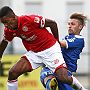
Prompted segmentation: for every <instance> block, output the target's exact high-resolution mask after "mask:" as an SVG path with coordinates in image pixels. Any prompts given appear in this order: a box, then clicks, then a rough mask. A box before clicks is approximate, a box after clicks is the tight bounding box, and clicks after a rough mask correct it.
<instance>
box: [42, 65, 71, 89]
mask: <svg viewBox="0 0 90 90" xmlns="http://www.w3.org/2000/svg"><path fill="white" fill-rule="evenodd" d="M49 75H52V76H55V75H54V73H53V72H52V71H51V70H50V69H49V68H48V67H44V68H43V69H42V70H41V72H40V81H41V83H42V84H43V86H44V87H45V84H44V79H45V78H46V77H47V76H49ZM68 75H69V76H72V73H71V72H69V71H68ZM57 81H58V88H59V90H73V88H72V87H71V86H70V85H68V84H64V83H61V82H60V81H59V80H58V79H57Z"/></svg>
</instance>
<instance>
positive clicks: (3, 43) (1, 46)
mask: <svg viewBox="0 0 90 90" xmlns="http://www.w3.org/2000/svg"><path fill="white" fill-rule="evenodd" d="M7 44H8V42H7V41H5V40H2V41H1V43H0V58H2V55H3V52H4V50H5V49H6V47H7Z"/></svg>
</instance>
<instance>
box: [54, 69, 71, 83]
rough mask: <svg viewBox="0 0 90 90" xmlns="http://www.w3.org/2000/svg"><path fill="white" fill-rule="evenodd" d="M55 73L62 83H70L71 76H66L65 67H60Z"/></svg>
mask: <svg viewBox="0 0 90 90" xmlns="http://www.w3.org/2000/svg"><path fill="white" fill-rule="evenodd" d="M55 74H56V76H57V77H58V79H59V80H60V81H61V82H62V83H71V78H70V77H68V73H67V69H65V68H60V69H58V70H57V71H56V72H55Z"/></svg>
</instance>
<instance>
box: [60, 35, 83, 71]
mask: <svg viewBox="0 0 90 90" xmlns="http://www.w3.org/2000/svg"><path fill="white" fill-rule="evenodd" d="M64 40H65V41H66V46H67V47H66V48H61V50H62V54H63V58H64V60H65V62H66V64H67V67H68V69H69V70H70V71H71V72H76V70H77V60H78V59H79V58H80V53H81V52H82V49H83V47H84V38H83V37H82V36H80V35H73V34H71V35H67V36H65V38H64Z"/></svg>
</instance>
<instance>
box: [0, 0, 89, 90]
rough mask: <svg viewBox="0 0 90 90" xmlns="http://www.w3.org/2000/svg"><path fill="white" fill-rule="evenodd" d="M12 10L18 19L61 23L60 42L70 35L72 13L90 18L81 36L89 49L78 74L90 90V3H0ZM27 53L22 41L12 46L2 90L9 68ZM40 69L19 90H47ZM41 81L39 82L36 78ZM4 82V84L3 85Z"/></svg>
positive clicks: (0, 74)
mask: <svg viewBox="0 0 90 90" xmlns="http://www.w3.org/2000/svg"><path fill="white" fill-rule="evenodd" d="M5 5H7V6H10V7H11V8H12V9H13V10H14V12H15V13H16V15H18V16H19V15H25V14H28V15H29V14H38V15H42V16H44V17H45V18H50V19H53V20H55V21H57V23H58V27H59V37H60V40H61V39H62V38H63V37H64V36H65V35H66V34H67V21H68V18H69V16H70V15H71V14H72V13H75V12H79V13H82V14H85V15H86V16H87V17H88V21H87V24H86V27H84V29H83V30H82V32H81V34H82V35H83V36H84V37H85V43H86V44H85V48H84V50H83V52H82V53H81V58H80V59H79V60H78V70H77V73H76V74H74V75H75V77H76V78H77V79H78V80H79V81H80V82H81V83H82V84H83V85H84V86H85V87H86V88H88V90H90V85H89V81H90V65H89V64H90V61H89V60H90V48H89V46H90V39H89V35H90V30H89V29H90V10H89V8H90V0H62V1H61V0H0V8H1V7H3V6H5ZM3 28H4V27H3V25H2V24H1V23H0V41H1V40H2V37H3ZM25 52H26V50H25V48H24V47H23V45H22V42H21V40H20V39H19V38H14V40H13V41H12V42H11V43H10V44H9V45H8V47H7V48H6V50H5V53H4V56H3V64H2V65H1V66H0V67H1V68H0V90H6V80H7V73H8V70H9V68H10V67H11V66H12V65H13V64H14V63H15V62H16V61H17V60H18V59H19V57H20V56H21V55H22V54H24V53H25ZM40 69H41V68H39V69H38V70H36V71H34V72H32V73H31V74H28V73H26V74H25V75H22V76H21V78H20V80H19V90H22V89H23V90H45V89H44V88H43V86H42V85H41V83H40V80H39V75H40V74H39V72H40ZM36 77H37V78H36ZM1 81H2V82H1Z"/></svg>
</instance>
